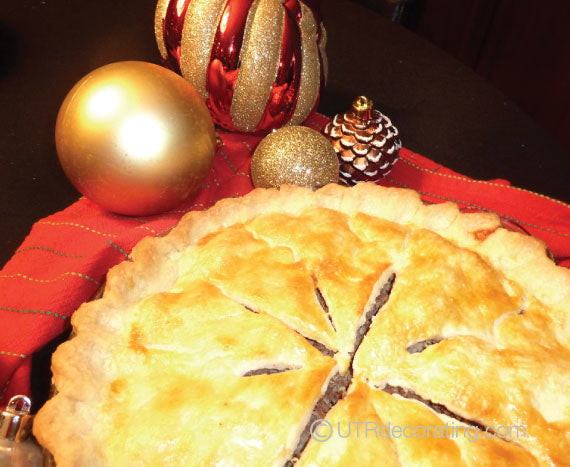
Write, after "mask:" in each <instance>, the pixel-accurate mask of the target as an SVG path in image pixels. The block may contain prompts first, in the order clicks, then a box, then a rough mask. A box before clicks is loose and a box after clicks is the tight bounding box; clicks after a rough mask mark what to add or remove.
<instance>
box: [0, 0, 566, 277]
mask: <svg viewBox="0 0 570 467" xmlns="http://www.w3.org/2000/svg"><path fill="white" fill-rule="evenodd" d="M154 7H155V0H121V1H116V0H98V1H86V2H76V1H72V0H18V1H17V2H2V4H1V5H0V43H1V49H0V222H1V226H0V266H2V265H3V264H4V263H5V262H6V261H7V260H8V259H9V257H10V256H11V255H12V254H13V253H14V251H15V250H16V249H17V247H18V245H19V244H20V243H21V241H22V240H23V239H24V237H25V236H26V234H27V233H28V232H29V230H30V228H31V226H32V224H33V223H34V222H35V221H36V220H38V219H40V218H42V217H45V216H47V215H49V214H51V213H53V212H54V211H57V210H60V209H63V208H65V207H66V206H68V205H69V204H71V203H73V202H74V201H75V200H76V199H77V198H78V196H79V195H78V193H77V192H76V191H75V190H74V188H73V187H72V186H71V184H70V183H69V182H68V181H67V179H66V178H65V176H64V174H63V171H62V170H61V168H60V166H59V163H58V160H57V156H56V151H55V143H54V125H55V119H56V115H57V112H58V109H59V106H60V104H61V102H62V100H63V98H64V97H65V95H66V94H67V92H68V91H69V90H70V89H71V87H72V86H73V85H74V84H75V83H76V82H77V81H78V80H79V79H80V78H81V77H82V76H84V75H85V74H87V73H89V72H90V71H92V70H93V69H95V68H97V67H99V66H102V65H105V64H107V63H111V62H116V61H121V60H143V61H149V62H154V63H158V62H159V58H160V57H159V53H158V50H157V47H156V44H155V40H154V32H153V19H154ZM323 15H324V18H325V24H326V27H327V30H328V37H329V43H328V47H327V54H328V58H329V82H328V87H327V90H326V93H325V95H324V96H323V98H322V101H321V105H320V111H321V112H324V113H326V114H328V115H333V114H334V113H336V112H340V111H343V110H346V109H347V108H348V107H349V106H350V103H351V101H352V100H353V98H354V97H356V96H358V95H360V94H365V95H367V96H369V97H370V98H372V99H373V100H374V101H375V102H376V103H377V105H378V107H379V108H380V109H381V110H382V111H383V112H384V113H386V114H387V115H389V116H390V117H391V118H392V120H393V121H394V122H395V124H396V125H397V126H398V127H399V129H400V131H401V134H402V139H403V142H404V145H405V146H407V147H409V148H410V149H412V150H414V151H417V152H419V153H421V154H423V155H425V156H427V157H430V158H432V159H434V160H436V161H437V162H439V163H441V164H443V165H446V166H448V167H450V168H452V169H454V170H456V171H458V172H462V173H465V174H466V175H469V176H471V177H475V178H482V179H488V178H496V177H500V178H506V179H509V180H510V181H511V182H512V183H513V184H514V185H517V186H520V187H523V188H527V189H530V190H534V191H538V192H541V193H544V194H546V195H550V196H553V197H555V198H558V199H561V200H563V201H566V202H570V183H568V174H570V157H568V154H566V153H565V152H564V151H563V150H562V149H561V148H560V147H559V146H558V145H557V144H555V143H554V142H553V141H552V140H551V139H550V138H549V137H548V136H547V135H546V134H544V133H543V132H542V131H541V130H540V129H539V128H538V127H537V126H536V125H535V124H534V123H533V122H532V120H531V119H530V118H529V117H527V116H526V115H525V114H524V113H522V112H521V111H520V110H519V109H518V108H517V107H516V106H515V105H514V104H512V103H511V102H509V101H507V100H506V99H505V98H504V97H503V96H502V95H501V94H500V93H499V92H498V91H496V90H495V89H494V88H492V87H491V86H489V85H488V84H487V83H486V82H484V81H483V80H482V79H481V78H480V77H478V76H477V75H476V74H474V73H473V72H471V71H470V70H469V69H467V68H466V67H464V66H463V65H461V64H460V63H459V62H457V61H456V60H454V59H452V58H451V57H449V56H447V55H446V54H444V53H443V52H441V51H440V50H438V49H436V48H435V47H433V46H431V45H430V44H429V43H427V42H425V41H424V40H423V39H421V38H419V37H417V36H415V35H414V34H412V33H411V32H409V31H407V30H405V29H404V28H402V27H401V26H398V25H396V24H393V23H390V22H389V21H388V20H387V19H385V18H383V17H381V16H379V15H378V14H376V13H374V12H372V11H370V10H367V9H365V8H364V7H361V6H359V5H357V4H354V3H352V2H349V1H347V0H324V1H323Z"/></svg>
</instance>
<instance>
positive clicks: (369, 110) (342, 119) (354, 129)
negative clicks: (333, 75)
mask: <svg viewBox="0 0 570 467" xmlns="http://www.w3.org/2000/svg"><path fill="white" fill-rule="evenodd" d="M325 135H326V136H327V137H328V138H329V140H330V142H331V143H332V145H333V147H334V150H335V152H336V154H337V156H338V158H339V162H340V178H341V180H342V181H343V182H344V183H346V184H348V185H354V184H356V183H358V182H365V181H368V182H376V181H378V180H380V179H381V178H383V177H385V176H386V175H387V174H388V173H389V172H390V171H391V170H392V167H393V166H394V164H395V163H396V160H397V159H398V153H399V150H400V148H401V147H402V142H401V141H400V138H398V135H399V132H398V129H397V128H396V127H395V126H394V125H393V124H392V121H391V120H390V119H389V118H388V117H386V116H385V115H384V114H382V113H381V112H380V111H378V110H374V109H373V102H372V100H370V99H368V98H367V97H364V96H360V97H358V98H357V99H356V100H355V101H354V103H353V104H352V109H350V110H349V111H348V112H345V113H343V114H337V115H336V116H335V117H334V119H333V120H332V122H330V123H329V124H328V125H327V126H326V127H325Z"/></svg>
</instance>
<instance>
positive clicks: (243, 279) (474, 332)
mask: <svg viewBox="0 0 570 467" xmlns="http://www.w3.org/2000/svg"><path fill="white" fill-rule="evenodd" d="M482 232H484V234H482ZM131 257H132V260H133V261H130V262H124V263H122V264H120V265H118V266H116V267H115V268H113V269H112V270H111V271H110V272H109V274H108V276H107V282H106V287H105V291H104V294H103V297H102V298H101V299H100V300H96V301H94V302H90V303H86V304H84V305H83V306H82V307H81V308H80V309H79V310H78V311H77V312H76V313H75V314H74V315H73V317H72V324H73V327H74V331H75V336H74V337H73V338H72V339H71V340H70V341H69V342H67V343H65V344H63V345H62V346H60V347H59V348H58V350H57V351H56V353H55V354H54V357H53V361H52V368H53V373H54V384H55V386H56V387H57V390H58V394H57V395H56V396H55V397H54V398H53V399H51V400H50V401H48V402H47V403H46V405H45V406H44V407H43V408H42V409H41V410H40V412H39V413H38V415H37V417H36V420H35V424H34V434H35V435H36V437H37V439H38V440H39V441H40V443H41V444H42V445H43V446H45V447H46V448H47V449H48V450H49V451H50V452H51V453H53V455H54V457H55V460H56V462H57V464H58V465H61V466H66V465H127V464H128V465H133V464H140V465H157V464H163V463H165V462H166V463H171V464H177V465H181V464H184V465H209V464H218V463H226V464H232V463H234V464H242V465H243V464H247V465H283V464H284V463H286V462H295V463H297V464H299V465H356V464H363V465H369V464H371V463H374V462H377V460H378V459H383V462H384V463H385V464H386V465H417V464H418V463H420V462H422V463H427V464H429V463H431V464H437V465H481V464H493V465H497V464H501V463H502V464H504V465H568V459H570V439H569V436H568V433H569V432H570V393H569V392H568V390H567V388H568V387H570V272H569V271H567V270H565V269H563V268H559V267H557V266H556V265H555V264H554V263H553V262H552V261H551V260H550V259H549V258H548V257H547V256H546V254H545V246H544V244H542V243H541V242H539V241H538V240H536V239H533V238H531V237H528V236H524V235H522V234H519V233H515V232H509V231H506V230H505V229H503V228H501V227H500V222H499V219H498V218H497V217H496V216H494V215H492V214H489V213H468V214H467V213H460V212H459V210H458V209H457V206H456V205H454V204H451V203H444V204H440V205H430V206H425V205H423V204H422V202H421V200H420V198H419V196H418V195H417V193H415V192H412V191H410V190H404V189H394V188H383V187H380V186H376V185H372V184H359V185H357V186H355V187H353V188H345V187H341V186H338V185H329V186H326V187H324V188H322V189H320V190H318V191H316V192H311V191H310V190H307V189H303V188H296V187H282V188H281V190H263V189H258V190H254V191H253V192H252V193H250V194H249V195H247V196H245V197H243V198H239V199H228V200H224V201H221V202H219V203H217V204H216V205H215V206H214V207H213V208H211V209H209V210H207V211H203V212H192V213H189V214H188V215H186V216H185V217H184V218H183V219H182V220H181V222H180V223H179V225H178V226H177V227H176V228H175V229H173V230H172V232H170V233H169V234H168V235H167V236H166V237H164V238H147V239H144V240H143V241H141V242H140V243H139V244H138V245H137V246H136V247H135V248H134V250H133V252H132V254H131ZM228 265H231V267H228ZM393 277H395V279H393ZM392 281H393V283H392ZM383 287H384V290H383V292H382V293H380V291H381V289H382V288H383ZM390 287H391V290H390ZM388 293H389V298H388V299H387V300H386V298H387V297H388ZM378 296H382V299H381V300H378V301H376V299H377V297H378ZM521 310H524V313H520V311H521ZM386 388H388V389H389V390H388V392H386V390H382V389H386ZM390 388H395V389H394V390H390ZM398 388H400V389H398ZM389 392H392V393H391V394H390V393H389ZM412 394H413V395H416V396H417V397H411V398H410V397H407V396H410V395H412ZM402 395H403V396H404V397H402ZM420 399H421V400H420ZM426 401H429V404H428V403H425V402H426ZM438 407H439V408H441V407H445V411H443V410H439V411H438ZM451 416H453V417H455V419H456V420H455V421H456V422H457V421H459V422H460V424H461V426H460V427H456V433H460V434H463V435H465V433H466V432H467V430H468V429H469V426H471V427H472V428H474V427H478V428H487V427H498V426H509V425H517V426H524V427H525V430H526V435H527V436H526V437H520V438H519V437H515V436H514V435H512V434H510V435H509V436H508V437H506V439H505V440H503V439H496V437H495V438H489V437H481V438H480V439H478V440H476V441H473V442H472V441H471V440H470V439H468V438H467V437H466V436H455V437H450V436H447V437H445V436H444V437H434V436H431V437H425V436H424V437H419V436H416V437H407V438H406V437H402V436H400V437H396V436H389V437H381V436H375V437H373V436H372V435H371V436H369V437H364V438H363V437H362V436H361V437H358V436H356V435H355V434H354V433H353V435H347V433H349V432H348V431H347V428H350V423H351V422H369V423H370V424H373V423H375V424H376V427H381V426H384V425H387V424H391V426H394V425H399V426H406V425H409V426H414V427H421V426H428V425H429V426H432V427H434V428H433V429H434V430H436V431H438V430H440V429H443V428H442V427H443V426H444V425H445V424H447V423H449V422H450V421H453V419H452V418H450V417H451ZM317 418H323V419H324V420H325V421H327V422H328V423H330V424H331V426H337V427H340V428H342V431H341V432H335V434H334V435H331V437H330V439H328V440H327V441H326V442H318V441H316V440H315V439H312V437H311V436H310V433H308V431H307V427H310V426H311V423H312V422H311V421H312V420H316V419H317ZM467 422H469V423H470V424H471V425H466V423H467ZM366 426H367V427H368V426H372V425H366ZM438 427H439V428H438ZM495 433H497V432H496V431H495ZM370 434H371V433H370ZM505 441H508V442H505Z"/></svg>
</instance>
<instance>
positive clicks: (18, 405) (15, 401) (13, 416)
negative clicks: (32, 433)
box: [0, 396, 32, 442]
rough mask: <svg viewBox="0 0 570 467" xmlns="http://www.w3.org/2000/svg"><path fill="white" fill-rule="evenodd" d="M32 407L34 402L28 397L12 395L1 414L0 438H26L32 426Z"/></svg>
mask: <svg viewBox="0 0 570 467" xmlns="http://www.w3.org/2000/svg"><path fill="white" fill-rule="evenodd" d="M31 408H32V402H31V401H30V399H29V398H28V397H26V396H14V397H12V398H11V399H10V401H9V402H8V406H7V407H6V410H4V411H3V412H2V414H0V439H9V440H11V441H18V442H20V441H23V440H25V439H26V438H27V436H28V433H29V429H30V427H31V421H32V417H31V415H30V409H31Z"/></svg>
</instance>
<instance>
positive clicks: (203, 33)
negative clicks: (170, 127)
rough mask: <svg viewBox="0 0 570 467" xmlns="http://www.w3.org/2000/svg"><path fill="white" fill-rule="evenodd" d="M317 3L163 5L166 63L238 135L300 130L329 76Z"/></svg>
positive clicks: (269, 0) (251, 0)
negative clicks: (295, 127)
mask: <svg viewBox="0 0 570 467" xmlns="http://www.w3.org/2000/svg"><path fill="white" fill-rule="evenodd" d="M317 3H318V1H317V0H304V1H301V0H159V2H158V5H157V8H156V15H155V33H156V40H157V43H158V48H159V49H160V53H161V55H162V58H163V61H164V63H165V64H166V65H167V66H168V67H170V68H171V69H173V70H175V71H178V72H180V73H181V74H182V75H183V76H184V77H185V78H186V80H188V81H189V82H190V84H192V85H193V86H194V87H195V88H196V89H197V90H198V92H199V93H200V94H201V95H202V97H203V98H204V99H205V100H206V104H207V105H208V108H209V109H210V112H211V114H212V117H213V119H214V121H215V122H216V123H217V124H218V125H220V126H222V127H224V128H226V129H228V130H232V131H242V132H248V133H267V132H269V131H271V130H272V129H275V128H279V127H281V126H283V125H285V124H291V125H299V124H300V123H302V122H303V121H304V120H305V119H306V118H307V117H308V115H309V114H310V113H311V111H312V110H314V109H315V107H316V106H317V103H318V98H319V94H320V91H321V86H323V85H324V81H325V76H326V56H325V44H326V31H325V28H324V26H323V24H322V22H321V21H320V17H319V14H318V6H317Z"/></svg>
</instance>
